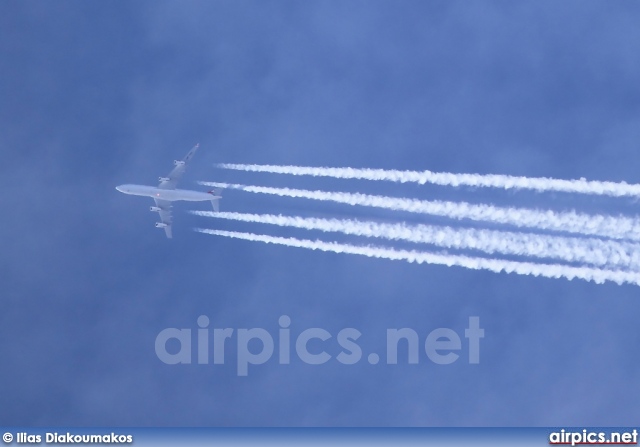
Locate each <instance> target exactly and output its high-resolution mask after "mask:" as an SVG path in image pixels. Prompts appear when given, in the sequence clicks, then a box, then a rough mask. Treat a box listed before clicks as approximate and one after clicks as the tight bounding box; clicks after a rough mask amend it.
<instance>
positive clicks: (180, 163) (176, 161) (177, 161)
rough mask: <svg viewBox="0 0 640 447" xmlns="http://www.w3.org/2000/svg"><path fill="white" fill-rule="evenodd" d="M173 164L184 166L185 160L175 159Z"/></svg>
mask: <svg viewBox="0 0 640 447" xmlns="http://www.w3.org/2000/svg"><path fill="white" fill-rule="evenodd" d="M173 164H174V165H176V166H182V165H184V161H181V160H173Z"/></svg>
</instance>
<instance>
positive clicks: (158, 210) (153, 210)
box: [149, 206, 162, 213]
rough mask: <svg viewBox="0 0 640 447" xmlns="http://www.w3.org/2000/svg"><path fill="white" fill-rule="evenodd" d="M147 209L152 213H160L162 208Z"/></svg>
mask: <svg viewBox="0 0 640 447" xmlns="http://www.w3.org/2000/svg"><path fill="white" fill-rule="evenodd" d="M149 209H150V210H151V212H152V213H159V212H160V211H162V208H160V207H158V206H152V207H151V208H149Z"/></svg>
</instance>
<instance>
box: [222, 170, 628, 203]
mask: <svg viewBox="0 0 640 447" xmlns="http://www.w3.org/2000/svg"><path fill="white" fill-rule="evenodd" d="M215 166H216V167H218V168H222V169H233V170H236V171H250V172H269V173H273V174H289V175H310V176H314V177H333V178H341V179H360V180H386V181H391V182H399V183H407V182H411V183H419V184H421V185H422V184H425V183H433V184H435V185H443V186H474V187H490V188H502V189H530V190H534V191H538V192H544V191H561V192H571V193H582V194H598V195H606V196H613V197H623V196H632V197H638V196H640V185H638V184H628V183H625V182H620V183H617V182H602V181H589V180H585V179H580V180H562V179H554V178H547V177H516V176H511V175H499V174H487V175H481V174H454V173H450V172H432V171H399V170H386V169H357V168H326V167H317V168H314V167H308V166H277V165H250V164H232V163H219V164H216V165H215Z"/></svg>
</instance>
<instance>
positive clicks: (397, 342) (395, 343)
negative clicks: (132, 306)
mask: <svg viewBox="0 0 640 447" xmlns="http://www.w3.org/2000/svg"><path fill="white" fill-rule="evenodd" d="M278 324H279V328H278V330H277V335H276V336H273V335H272V334H271V333H270V332H269V331H268V330H266V329H263V328H251V329H244V328H239V329H233V328H212V327H210V326H209V325H210V320H209V317H207V316H206V315H201V316H200V317H198V319H197V329H196V330H192V329H189V328H184V329H178V328H167V329H164V330H162V331H161V332H160V333H159V334H158V335H157V337H156V341H155V351H156V355H157V356H158V358H159V359H160V361H162V362H163V363H165V364H167V365H178V364H183V365H189V364H192V363H197V364H199V365H208V364H210V363H213V364H214V365H224V364H225V358H226V357H227V355H229V356H232V355H233V354H235V357H236V359H235V360H236V361H235V363H236V367H237V374H238V376H247V375H248V374H249V366H250V365H251V366H252V367H255V366H257V365H263V364H265V363H267V362H268V361H269V360H271V359H272V358H273V357H274V355H276V356H277V361H278V364H280V365H288V364H290V363H291V360H292V357H294V356H297V358H298V359H299V360H300V361H302V362H303V363H306V364H308V365H322V364H325V363H327V362H329V361H332V360H333V361H336V362H338V363H340V364H343V365H354V364H356V363H359V362H361V361H362V360H363V356H364V354H363V349H362V347H361V346H360V344H358V340H359V339H360V337H361V336H362V333H361V332H360V331H359V330H357V329H355V328H344V329H341V330H340V331H338V332H337V333H336V334H335V336H334V334H332V333H331V332H329V331H327V330H325V329H322V328H319V327H313V328H309V329H305V330H302V331H299V332H298V331H296V332H292V330H291V329H290V326H291V318H289V317H288V316H287V315H282V316H281V317H280V318H279V319H278ZM420 334H422V337H421V335H420ZM482 338H484V329H482V328H481V327H480V317H469V324H468V326H467V328H466V329H464V334H463V335H461V334H459V333H458V332H456V331H455V330H453V329H449V328H442V327H441V328H437V329H433V330H432V331H430V332H428V333H426V336H425V332H424V331H421V332H418V331H415V330H414V329H411V328H406V327H405V328H394V329H387V331H386V348H385V350H386V355H385V357H384V361H386V364H387V365H396V364H398V363H408V364H417V363H419V362H420V361H425V358H426V361H428V362H431V363H434V364H436V365H450V364H452V363H455V362H457V361H458V360H460V359H461V357H462V358H464V357H463V355H464V353H463V348H464V350H466V351H467V352H468V356H465V357H467V358H466V360H467V361H468V363H469V364H478V363H480V340H481V339H482ZM336 344H337V348H338V349H339V352H338V353H337V354H334V355H332V354H330V353H329V352H327V350H329V351H332V352H333V351H334V350H335V348H336ZM332 348H333V349H332ZM232 350H233V352H232ZM399 350H400V351H401V352H402V354H403V355H402V357H403V358H399ZM194 352H195V356H194ZM425 356H426V357H425ZM194 357H195V359H194ZM366 361H367V362H368V363H369V364H371V365H375V364H378V363H379V362H380V361H381V358H380V355H378V354H377V353H375V352H372V353H370V354H368V355H367V357H366ZM461 361H464V360H461Z"/></svg>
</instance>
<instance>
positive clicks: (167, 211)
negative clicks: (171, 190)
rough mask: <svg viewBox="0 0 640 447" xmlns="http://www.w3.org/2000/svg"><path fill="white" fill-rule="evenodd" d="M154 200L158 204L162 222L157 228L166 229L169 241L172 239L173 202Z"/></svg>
mask: <svg viewBox="0 0 640 447" xmlns="http://www.w3.org/2000/svg"><path fill="white" fill-rule="evenodd" d="M153 200H154V201H155V202H156V207H157V208H158V214H159V215H160V222H159V223H157V224H156V226H157V227H161V228H164V232H165V234H166V235H167V237H168V238H169V239H171V237H172V235H171V223H172V222H171V202H169V201H168V200H161V199H153Z"/></svg>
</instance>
